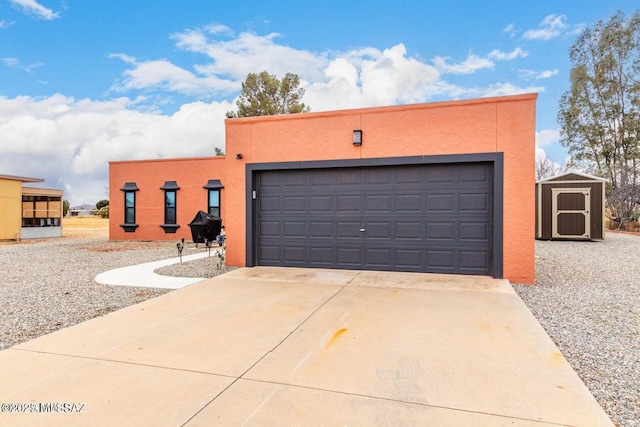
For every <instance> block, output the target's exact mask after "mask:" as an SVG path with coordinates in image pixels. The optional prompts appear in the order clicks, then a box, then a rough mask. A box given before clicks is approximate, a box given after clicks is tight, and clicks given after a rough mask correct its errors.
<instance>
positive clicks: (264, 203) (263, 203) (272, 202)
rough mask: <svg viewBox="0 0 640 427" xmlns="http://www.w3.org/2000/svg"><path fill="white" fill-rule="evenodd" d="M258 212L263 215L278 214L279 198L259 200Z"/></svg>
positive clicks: (268, 197)
mask: <svg viewBox="0 0 640 427" xmlns="http://www.w3.org/2000/svg"><path fill="white" fill-rule="evenodd" d="M259 208H260V211H261V212H263V213H268V212H280V210H281V209H282V207H281V206H280V197H279V196H267V197H261V198H260V206H259Z"/></svg>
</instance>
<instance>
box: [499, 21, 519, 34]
mask: <svg viewBox="0 0 640 427" xmlns="http://www.w3.org/2000/svg"><path fill="white" fill-rule="evenodd" d="M502 31H503V32H505V33H507V34H509V35H510V36H511V37H513V36H514V35H515V34H516V32H517V31H516V26H515V24H514V23H513V22H512V23H511V24H509V25H507V26H506V27H504V30H502Z"/></svg>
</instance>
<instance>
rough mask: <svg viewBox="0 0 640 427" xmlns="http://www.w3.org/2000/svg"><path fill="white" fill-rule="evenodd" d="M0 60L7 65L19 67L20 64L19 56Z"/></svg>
mask: <svg viewBox="0 0 640 427" xmlns="http://www.w3.org/2000/svg"><path fill="white" fill-rule="evenodd" d="M0 61H1V62H2V63H3V64H4V65H6V66H7V67H17V66H18V65H19V64H20V61H18V58H0Z"/></svg>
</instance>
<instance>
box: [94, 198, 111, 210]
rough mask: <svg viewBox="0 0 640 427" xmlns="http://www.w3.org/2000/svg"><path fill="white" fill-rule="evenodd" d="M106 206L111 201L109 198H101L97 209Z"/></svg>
mask: <svg viewBox="0 0 640 427" xmlns="http://www.w3.org/2000/svg"><path fill="white" fill-rule="evenodd" d="M105 206H109V201H108V200H106V199H105V200H100V201H99V202H98V203H96V209H98V210H100V209H102V208H104V207H105Z"/></svg>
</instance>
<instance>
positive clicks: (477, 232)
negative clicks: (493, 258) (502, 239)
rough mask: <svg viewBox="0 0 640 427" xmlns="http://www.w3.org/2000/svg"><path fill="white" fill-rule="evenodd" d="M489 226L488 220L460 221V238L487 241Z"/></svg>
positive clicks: (489, 236) (488, 239) (489, 238)
mask: <svg viewBox="0 0 640 427" xmlns="http://www.w3.org/2000/svg"><path fill="white" fill-rule="evenodd" d="M490 230H491V227H490V226H489V223H488V222H461V223H460V240H464V241H470V240H471V241H480V242H484V243H487V244H488V243H489V242H490V240H491V234H490Z"/></svg>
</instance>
